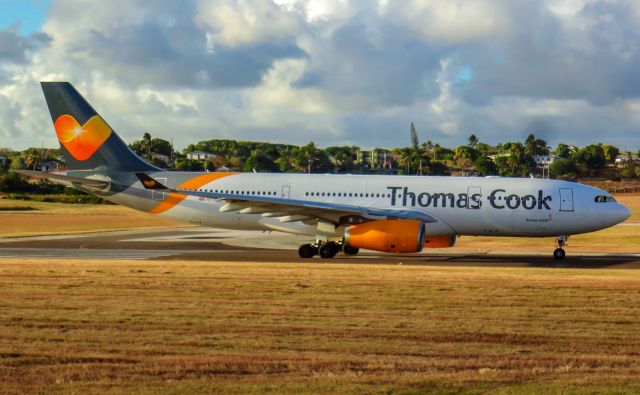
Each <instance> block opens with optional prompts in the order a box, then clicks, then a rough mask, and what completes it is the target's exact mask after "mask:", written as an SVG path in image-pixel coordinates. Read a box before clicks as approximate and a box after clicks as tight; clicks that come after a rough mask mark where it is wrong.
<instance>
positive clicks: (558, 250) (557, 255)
mask: <svg viewBox="0 0 640 395" xmlns="http://www.w3.org/2000/svg"><path fill="white" fill-rule="evenodd" d="M564 256H565V252H564V249H562V248H556V249H555V251H553V257H554V258H556V259H564Z"/></svg>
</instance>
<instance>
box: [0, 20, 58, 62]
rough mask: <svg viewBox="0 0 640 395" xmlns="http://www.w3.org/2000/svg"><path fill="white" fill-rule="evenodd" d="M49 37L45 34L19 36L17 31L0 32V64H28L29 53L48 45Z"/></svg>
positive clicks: (11, 29) (9, 29) (10, 29)
mask: <svg viewBox="0 0 640 395" xmlns="http://www.w3.org/2000/svg"><path fill="white" fill-rule="evenodd" d="M50 42H51V37H50V36H49V35H47V34H45V33H32V34H29V35H28V36H21V35H20V34H19V33H18V31H17V29H15V28H8V29H6V30H0V64H2V63H5V64H14V65H16V64H18V65H19V64H25V63H28V62H29V57H28V54H29V52H30V51H35V50H38V49H39V48H41V47H43V46H46V45H48V44H49V43H50Z"/></svg>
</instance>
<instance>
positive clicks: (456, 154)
mask: <svg viewBox="0 0 640 395" xmlns="http://www.w3.org/2000/svg"><path fill="white" fill-rule="evenodd" d="M478 156H479V153H478V151H476V150H475V149H473V148H471V147H470V146H468V145H461V146H458V147H456V148H455V149H454V150H453V159H454V160H460V159H471V160H472V161H475V160H476V158H478Z"/></svg>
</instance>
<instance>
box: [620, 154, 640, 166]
mask: <svg viewBox="0 0 640 395" xmlns="http://www.w3.org/2000/svg"><path fill="white" fill-rule="evenodd" d="M631 160H633V163H634V164H635V165H640V158H638V156H637V155H634V154H631ZM628 161H629V155H628V154H620V155H618V156H616V160H615V164H616V165H626V164H627V162H628Z"/></svg>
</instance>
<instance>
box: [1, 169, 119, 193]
mask: <svg viewBox="0 0 640 395" xmlns="http://www.w3.org/2000/svg"><path fill="white" fill-rule="evenodd" d="M11 171H13V172H15V173H18V174H22V175H23V176H27V177H31V178H44V179H50V180H54V181H62V182H64V183H72V184H81V185H84V186H89V187H94V188H101V189H102V188H107V187H108V186H109V183H110V182H109V181H107V180H97V179H92V178H83V177H71V176H68V175H66V174H62V173H49V172H45V171H33V170H11Z"/></svg>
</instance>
